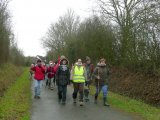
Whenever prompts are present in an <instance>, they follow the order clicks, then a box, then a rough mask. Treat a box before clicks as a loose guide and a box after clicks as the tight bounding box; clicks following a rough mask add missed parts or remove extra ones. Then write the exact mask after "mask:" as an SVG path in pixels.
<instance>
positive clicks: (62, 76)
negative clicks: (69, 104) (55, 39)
mask: <svg viewBox="0 0 160 120" xmlns="http://www.w3.org/2000/svg"><path fill="white" fill-rule="evenodd" d="M68 64H69V62H68V60H67V59H66V58H62V59H61V62H60V66H59V67H58V70H57V72H56V83H57V86H58V100H59V103H61V102H62V104H63V105H64V104H65V103H66V94H67V85H68V84H69V81H70V70H69V67H68Z"/></svg>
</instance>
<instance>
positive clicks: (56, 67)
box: [54, 57, 61, 73]
mask: <svg viewBox="0 0 160 120" xmlns="http://www.w3.org/2000/svg"><path fill="white" fill-rule="evenodd" d="M60 62H61V59H60V57H59V58H58V63H57V64H56V65H55V66H54V71H55V73H56V72H57V70H58V68H59V66H60Z"/></svg>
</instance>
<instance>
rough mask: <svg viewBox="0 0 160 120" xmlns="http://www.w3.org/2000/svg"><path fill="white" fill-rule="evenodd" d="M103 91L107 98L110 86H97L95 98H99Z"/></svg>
mask: <svg viewBox="0 0 160 120" xmlns="http://www.w3.org/2000/svg"><path fill="white" fill-rule="evenodd" d="M101 91H102V92H103V97H107V94H108V86H107V85H103V86H96V93H95V96H98V94H99V93H100V92H101Z"/></svg>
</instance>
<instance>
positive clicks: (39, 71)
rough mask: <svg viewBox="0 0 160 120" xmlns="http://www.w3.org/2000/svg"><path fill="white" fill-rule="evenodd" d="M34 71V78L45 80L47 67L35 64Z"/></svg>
mask: <svg viewBox="0 0 160 120" xmlns="http://www.w3.org/2000/svg"><path fill="white" fill-rule="evenodd" d="M31 69H32V71H34V79H36V80H44V76H45V67H44V66H41V67H39V66H35V67H33V68H31Z"/></svg>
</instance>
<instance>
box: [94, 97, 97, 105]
mask: <svg viewBox="0 0 160 120" xmlns="http://www.w3.org/2000/svg"><path fill="white" fill-rule="evenodd" d="M97 99H98V96H95V98H94V104H97V103H98V102H97Z"/></svg>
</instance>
